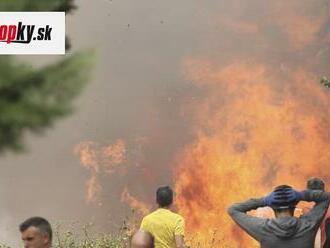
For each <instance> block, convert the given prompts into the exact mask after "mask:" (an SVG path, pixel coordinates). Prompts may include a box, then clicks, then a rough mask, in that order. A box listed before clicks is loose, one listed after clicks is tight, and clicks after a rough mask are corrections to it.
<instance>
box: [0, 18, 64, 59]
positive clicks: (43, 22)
mask: <svg viewBox="0 0 330 248" xmlns="http://www.w3.org/2000/svg"><path fill="white" fill-rule="evenodd" d="M0 54H65V13H64V12H0Z"/></svg>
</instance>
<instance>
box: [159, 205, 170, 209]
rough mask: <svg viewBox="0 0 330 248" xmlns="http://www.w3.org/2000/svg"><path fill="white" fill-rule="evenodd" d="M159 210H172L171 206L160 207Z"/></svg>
mask: <svg viewBox="0 0 330 248" xmlns="http://www.w3.org/2000/svg"><path fill="white" fill-rule="evenodd" d="M158 208H164V209H167V210H170V209H171V205H170V206H165V207H161V206H158Z"/></svg>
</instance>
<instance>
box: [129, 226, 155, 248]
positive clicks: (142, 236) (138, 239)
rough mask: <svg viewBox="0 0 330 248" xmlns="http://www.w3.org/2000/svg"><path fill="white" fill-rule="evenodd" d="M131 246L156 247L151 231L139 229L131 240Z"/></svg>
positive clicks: (140, 247) (135, 247)
mask: <svg viewBox="0 0 330 248" xmlns="http://www.w3.org/2000/svg"><path fill="white" fill-rule="evenodd" d="M131 248H154V240H153V237H152V236H151V234H150V233H148V232H143V231H141V230H139V231H137V232H136V233H135V234H134V236H133V238H132V242H131Z"/></svg>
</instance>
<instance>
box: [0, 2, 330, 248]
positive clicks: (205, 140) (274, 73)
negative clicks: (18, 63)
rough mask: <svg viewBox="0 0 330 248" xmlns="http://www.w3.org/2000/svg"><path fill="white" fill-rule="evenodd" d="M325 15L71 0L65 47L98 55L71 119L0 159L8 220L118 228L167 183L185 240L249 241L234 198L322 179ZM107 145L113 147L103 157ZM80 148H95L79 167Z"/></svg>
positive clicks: (325, 9) (232, 5) (296, 7)
mask: <svg viewBox="0 0 330 248" xmlns="http://www.w3.org/2000/svg"><path fill="white" fill-rule="evenodd" d="M329 8H330V7H329V3H328V2H327V1H309V0H292V1H289V2H288V1H283V0H277V1H267V2H263V1H260V0H259V1H257V0H252V1H243V0H234V1H230V2H228V1H203V2H200V1H191V0H183V1H180V2H175V3H173V2H171V1H151V0H141V1H139V2H136V3H132V2H131V1H125V0H123V1H115V0H113V1H97V2H90V1H81V2H79V6H78V9H77V11H75V12H74V13H73V15H71V16H69V17H68V19H67V21H68V22H67V23H68V29H67V30H68V32H69V36H70V38H71V39H72V49H73V51H75V50H79V49H84V48H87V47H97V48H98V49H99V64H98V67H97V70H96V72H95V74H96V76H95V78H94V81H93V82H91V84H90V85H89V87H88V88H87V89H86V92H85V93H84V94H83V95H82V96H81V99H80V101H79V102H77V112H76V113H75V114H74V115H73V116H72V117H71V118H70V119H67V120H65V121H63V122H62V123H61V124H58V125H56V126H55V127H54V130H53V131H50V132H48V133H47V134H46V135H45V136H43V137H40V138H35V137H28V143H29V144H30V151H29V153H28V154H25V155H20V156H16V155H8V156H7V157H5V158H3V159H2V163H1V164H2V167H1V168H2V173H1V182H2V185H3V188H4V189H8V190H5V191H4V193H3V202H4V205H3V212H4V213H6V215H9V216H12V218H8V219H9V220H8V222H10V223H8V225H9V226H13V227H16V226H17V225H18V224H19V223H20V222H21V221H22V220H23V219H25V218H26V217H29V216H31V215H42V216H45V217H48V218H50V219H51V220H52V221H54V222H56V220H58V219H60V220H63V219H65V220H68V221H70V220H77V219H78V220H80V221H82V222H84V221H93V222H94V223H95V224H96V225H97V226H98V227H99V228H100V229H103V230H110V229H111V230H118V227H120V226H121V222H122V221H123V218H126V216H128V217H129V218H130V214H131V208H134V209H137V210H138V211H137V213H136V214H137V215H139V218H140V217H141V215H142V214H143V213H145V212H146V211H147V209H152V206H153V204H154V194H155V190H156V188H157V187H158V186H159V185H163V184H170V185H172V186H173V187H174V188H175V189H176V193H177V194H176V195H177V199H176V200H177V209H178V211H179V212H180V213H181V214H183V215H184V216H185V218H186V223H187V230H188V232H189V233H190V234H192V235H190V236H189V238H190V237H191V236H196V238H199V239H200V240H209V239H210V237H212V238H213V237H214V239H216V240H220V241H221V243H222V244H228V245H232V246H235V245H236V246H237V245H238V244H242V243H244V244H245V247H251V246H249V245H250V244H251V239H250V238H248V237H247V236H246V235H244V234H242V233H241V232H239V231H238V230H239V229H238V228H237V227H236V226H235V225H234V224H233V222H232V221H231V220H230V219H229V218H228V216H227V214H226V208H227V207H228V206H229V205H230V204H231V203H233V202H235V201H239V200H243V199H245V198H248V197H254V196H262V195H264V194H266V193H267V192H268V191H269V190H271V188H272V187H273V186H274V185H276V184H278V183H289V184H292V185H293V186H294V187H298V188H303V187H304V185H305V180H306V179H307V178H308V177H309V176H321V177H323V178H324V179H325V180H326V182H327V183H329V182H330V178H329V175H327V173H326V172H327V171H328V170H329V155H328V151H329V144H330V133H329V126H330V123H329V122H330V120H329V116H330V112H329V111H330V110H329V101H330V100H329V98H330V93H329V90H328V89H326V88H324V87H322V86H321V85H320V84H319V80H320V78H321V77H322V76H325V75H328V74H329V56H330V50H329V43H330V30H329V23H330V17H329V13H330V9H329ZM95 13H97V15H95ZM24 59H30V60H33V61H34V62H35V63H36V64H38V65H39V64H40V63H43V62H45V63H46V62H48V61H50V60H52V59H54V57H47V58H46V57H43V58H40V57H26V58H24ZM86 140H87V141H90V142H89V143H84V142H85V141H86ZM119 141H120V142H119ZM82 142H83V143H82ZM118 142H119V143H118ZM79 144H80V149H78V150H76V151H77V153H76V154H74V153H73V152H72V151H73V150H74V149H75V148H76V147H77V145H79ZM81 144H84V145H81ZM116 144H117V145H118V144H122V145H119V146H117V145H116ZM107 147H112V148H111V149H110V151H113V147H120V149H119V150H120V151H122V152H119V153H115V154H117V155H115V156H114V155H110V156H109V155H107V153H106V152H105V151H106V150H107V149H106V148H107ZM82 148H86V150H87V151H89V152H91V153H92V154H94V155H92V156H91V157H90V161H89V162H86V161H85V162H83V161H82V160H81V159H80V158H81V155H82V154H81V152H82V151H83V149H82ZM111 154H112V153H111ZM109 159H110V160H109ZM117 159H118V160H117ZM118 161H120V162H118ZM80 164H81V165H83V166H80ZM18 182H19V183H18ZM9 189H10V190H9ZM88 189H94V190H90V191H88ZM30 192H33V194H31V193H30ZM13 196H14V197H13ZM88 199H90V200H88ZM86 200H87V201H86ZM59 203H63V204H59ZM54 206H56V207H54ZM137 223H138V220H137ZM1 230H3V229H1ZM11 230H14V231H13V232H12V233H14V234H13V235H12V236H11V237H15V235H17V236H18V233H17V231H16V229H11ZM18 239H19V238H17V240H18ZM7 240H8V239H7ZM205 242H206V241H205ZM205 247H207V246H205Z"/></svg>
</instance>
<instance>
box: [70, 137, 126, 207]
mask: <svg viewBox="0 0 330 248" xmlns="http://www.w3.org/2000/svg"><path fill="white" fill-rule="evenodd" d="M125 147H126V146H125V143H124V141H123V140H120V139H119V140H117V141H116V142H115V143H114V144H112V145H109V146H105V147H103V148H100V149H99V148H98V147H97V145H96V144H95V143H94V142H90V141H88V142H82V143H80V144H79V145H77V146H76V147H75V149H74V152H75V154H77V155H78V156H79V157H80V163H81V165H82V166H83V167H85V168H86V169H87V170H88V171H89V172H90V178H89V179H88V181H87V183H86V200H87V202H93V203H95V202H96V201H97V200H98V195H99V194H100V193H101V192H102V186H101V183H100V182H99V175H100V174H102V173H103V172H104V173H108V174H112V173H114V172H115V169H116V167H117V166H118V165H121V164H122V163H124V162H125V160H126V158H125V153H126V148H125ZM99 205H101V203H99Z"/></svg>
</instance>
